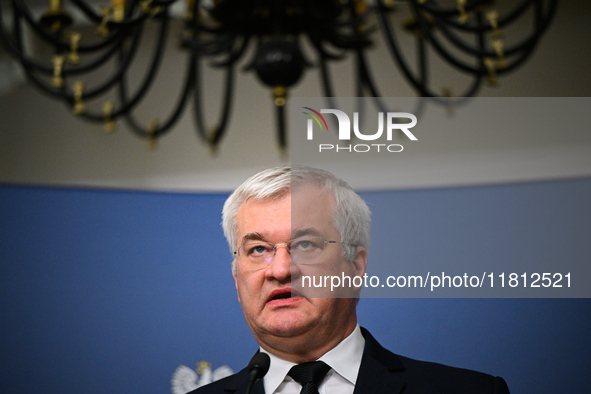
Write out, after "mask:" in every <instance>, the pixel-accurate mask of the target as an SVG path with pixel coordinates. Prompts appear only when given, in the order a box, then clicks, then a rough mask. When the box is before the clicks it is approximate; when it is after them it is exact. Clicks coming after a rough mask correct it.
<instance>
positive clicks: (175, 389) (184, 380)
mask: <svg viewBox="0 0 591 394" xmlns="http://www.w3.org/2000/svg"><path fill="white" fill-rule="evenodd" d="M233 373H234V371H232V369H231V368H230V367H228V366H227V365H222V366H221V367H219V368H217V369H216V370H215V371H212V370H211V364H210V363H208V362H207V361H201V362H199V363H197V369H196V370H192V369H191V368H189V367H187V366H185V365H179V366H178V368H177V369H176V370H175V371H174V373H173V374H172V379H171V380H170V383H171V385H172V394H186V393H188V392H189V391H192V390H195V389H196V388H198V387H201V386H205V385H206V384H209V383H211V382H215V381H216V380H220V379H222V378H225V377H226V376H230V375H232V374H233Z"/></svg>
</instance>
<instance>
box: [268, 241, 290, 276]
mask: <svg viewBox="0 0 591 394" xmlns="http://www.w3.org/2000/svg"><path fill="white" fill-rule="evenodd" d="M267 275H268V276H269V277H272V278H275V279H277V280H279V281H283V280H285V279H287V278H289V277H290V276H291V254H290V253H289V249H288V246H287V244H278V245H275V255H274V256H273V261H271V264H270V265H269V269H268V270H267Z"/></svg>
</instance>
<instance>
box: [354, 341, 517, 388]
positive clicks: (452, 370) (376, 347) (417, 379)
mask: <svg viewBox="0 0 591 394" xmlns="http://www.w3.org/2000/svg"><path fill="white" fill-rule="evenodd" d="M363 334H364V336H365V339H366V348H365V353H364V358H363V360H362V363H361V369H360V371H359V380H358V384H361V385H365V384H367V385H373V383H372V382H375V381H376V380H378V379H388V380H389V381H390V384H391V385H394V384H395V385H396V386H398V387H400V388H401V389H402V387H404V389H403V391H402V392H404V393H409V394H410V393H433V392H437V393H499V394H502V393H509V389H508V388H507V384H506V383H505V381H504V380H503V379H502V378H500V377H495V376H492V375H489V374H486V373H482V372H477V371H473V370H469V369H464V368H457V367H451V366H448V365H443V364H439V363H434V362H429V361H420V360H415V359H412V358H409V357H405V356H401V355H398V354H394V353H392V352H391V351H389V350H387V349H385V348H383V347H382V346H381V345H380V344H379V343H378V342H377V341H376V340H375V339H374V338H373V337H372V336H371V334H369V332H368V331H367V330H363Z"/></svg>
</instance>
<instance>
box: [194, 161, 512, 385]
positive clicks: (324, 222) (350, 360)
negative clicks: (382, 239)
mask: <svg viewBox="0 0 591 394" xmlns="http://www.w3.org/2000/svg"><path fill="white" fill-rule="evenodd" d="M223 227H224V234H225V236H226V238H227V240H228V244H229V246H230V250H231V252H232V253H233V254H234V261H233V262H232V273H233V276H234V280H235V283H236V290H237V293H238V300H239V302H240V304H241V306H242V311H243V312H244V317H245V319H246V322H247V324H248V326H249V328H250V330H251V331H252V334H253V336H254V338H255V339H256V341H257V343H258V344H259V345H260V352H264V353H267V354H268V355H269V356H270V360H271V363H270V368H269V371H268V373H267V374H266V375H265V377H264V378H263V379H262V381H258V382H257V383H256V384H255V385H254V387H253V391H252V392H253V393H259V394H262V393H266V394H274V393H276V394H296V393H300V390H302V391H301V392H302V393H304V392H306V393H320V394H329V393H330V394H332V393H337V394H352V393H355V394H359V393H409V394H410V393H508V389H507V386H506V384H505V382H504V380H503V379H501V378H498V377H496V378H495V377H493V376H490V375H486V374H482V373H478V372H474V371H469V370H464V369H459V368H452V367H447V366H443V365H439V364H434V363H428V362H422V361H416V360H412V359H409V358H406V357H402V356H398V355H395V354H393V353H391V352H390V351H388V350H386V349H384V348H383V347H381V346H380V345H379V343H378V342H377V341H376V340H375V339H374V338H373V337H372V336H371V334H370V333H369V332H368V331H367V330H365V329H363V328H361V327H359V325H358V323H357V314H356V308H357V299H356V298H355V297H357V296H358V293H359V291H360V289H359V288H355V287H353V288H352V289H349V290H350V291H351V292H352V293H351V292H349V293H340V294H336V295H334V294H331V292H330V291H329V289H327V288H324V289H322V290H321V291H322V293H321V294H318V293H312V294H309V293H306V290H307V288H306V286H305V282H302V277H303V276H308V275H309V276H313V275H339V276H341V275H342V274H344V275H347V276H350V277H354V276H363V274H364V273H365V268H366V266H367V259H368V254H367V253H368V252H367V249H368V246H369V228H370V211H369V209H368V207H367V205H366V204H365V202H364V201H363V200H362V199H361V197H359V196H358V195H357V194H356V193H355V192H354V191H353V190H352V189H351V188H350V187H349V186H348V185H347V184H346V183H345V182H344V181H342V180H340V179H337V178H336V177H334V176H333V175H332V174H330V173H328V172H326V171H322V170H317V169H313V168H307V167H294V168H292V167H290V166H285V167H278V168H271V169H268V170H265V171H262V172H260V173H258V174H256V175H254V176H253V177H251V178H249V179H248V180H247V181H246V182H244V183H243V184H242V185H241V186H240V187H238V188H237V189H236V190H235V191H234V193H233V194H232V195H231V196H230V197H229V198H228V200H227V201H226V203H225V205H224V210H223ZM308 287H309V285H308ZM345 291H347V289H345ZM319 295H321V296H322V297H318V296H319ZM314 361H321V362H320V363H311V362H314ZM296 365H300V366H299V367H295V366H296ZM292 367H293V368H292ZM306 368H312V370H311V371H312V372H310V371H308V370H306V371H305V372H304V373H302V372H301V371H300V372H298V371H299V370H301V369H306ZM302 376H314V377H315V381H314V382H311V380H313V379H311V378H310V379H307V380H305V381H304V379H303V378H302ZM248 383H249V371H248V370H247V369H244V370H242V371H240V372H238V373H237V374H235V375H232V376H230V377H227V378H225V379H222V380H219V381H217V382H214V383H212V384H210V385H207V386H204V387H202V388H200V389H197V390H196V391H195V392H194V393H200V394H207V393H243V392H245V390H246V387H247V385H248ZM302 387H304V388H302ZM307 390H311V391H307Z"/></svg>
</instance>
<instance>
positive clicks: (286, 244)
mask: <svg viewBox="0 0 591 394" xmlns="http://www.w3.org/2000/svg"><path fill="white" fill-rule="evenodd" d="M312 237H314V238H321V239H323V241H324V245H326V244H341V245H349V246H354V247H358V246H359V245H356V244H352V243H350V242H343V241H334V240H325V239H324V237H322V236H318V235H314V236H312ZM305 238H306V237H305V236H301V237H297V238H293V239H290V240H289V241H288V242H284V243H279V244H274V243H273V242H268V241H263V240H258V241H254V240H253V241H254V242H251V243H247V244H243V245H240V246H239V247H238V248H237V250H236V251H235V252H234V259H236V256H240V253H239V251H240V249H242V248H244V247H245V246H248V245H251V244H257V243H260V244H268V245H271V246H273V256H272V257H271V260H270V261H269V265H270V264H271V262H272V261H273V260H274V259H275V255H276V254H277V247H279V246H285V249H286V251H287V253H288V254H289V255H290V256H291V243H292V242H293V241H297V240H299V239H305ZM292 260H293V259H292ZM294 264H295V262H294ZM262 267H264V264H261V268H262Z"/></svg>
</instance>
